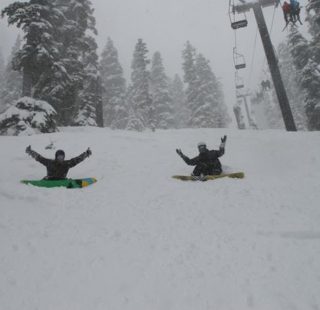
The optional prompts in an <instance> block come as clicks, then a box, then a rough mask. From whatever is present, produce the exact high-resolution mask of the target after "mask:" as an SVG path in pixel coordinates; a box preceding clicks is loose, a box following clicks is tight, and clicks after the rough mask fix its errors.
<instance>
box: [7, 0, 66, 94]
mask: <svg viewBox="0 0 320 310" xmlns="http://www.w3.org/2000/svg"><path fill="white" fill-rule="evenodd" d="M2 16H3V17H4V16H7V17H8V23H9V25H16V26H17V27H18V28H21V29H22V30H23V32H24V33H25V36H24V45H23V46H22V48H21V49H20V50H19V52H18V53H17V54H16V57H15V59H14V61H13V63H14V69H15V70H19V71H22V73H23V89H22V93H23V95H24V96H34V97H37V98H41V97H42V91H41V90H42V89H43V88H44V87H46V86H47V87H49V86H48V85H52V84H53V83H52V79H55V80H58V81H59V82H60V83H62V81H63V77H64V72H65V69H64V68H63V66H61V65H60V64H59V58H60V48H61V45H60V44H59V42H58V37H59V36H60V35H61V33H60V31H59V29H60V28H61V24H62V23H63V21H64V18H63V15H62V14H61V12H60V11H59V10H57V8H56V7H55V0H30V1H28V2H14V3H12V4H10V5H9V6H7V7H6V8H5V9H3V11H2Z"/></svg>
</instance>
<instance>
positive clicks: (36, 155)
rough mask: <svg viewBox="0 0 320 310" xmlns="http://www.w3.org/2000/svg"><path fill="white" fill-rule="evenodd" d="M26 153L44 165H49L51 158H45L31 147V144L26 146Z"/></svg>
mask: <svg viewBox="0 0 320 310" xmlns="http://www.w3.org/2000/svg"><path fill="white" fill-rule="evenodd" d="M26 153H27V154H28V155H29V156H31V157H32V158H34V159H35V160H36V161H38V162H39V163H41V164H42V165H44V166H47V165H48V163H49V162H50V159H47V158H44V157H43V156H41V155H40V154H39V153H37V152H36V151H34V150H32V149H31V145H29V146H28V147H27V148H26Z"/></svg>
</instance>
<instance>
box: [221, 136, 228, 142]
mask: <svg viewBox="0 0 320 310" xmlns="http://www.w3.org/2000/svg"><path fill="white" fill-rule="evenodd" d="M226 141H227V136H226V135H224V136H223V137H222V138H221V143H226Z"/></svg>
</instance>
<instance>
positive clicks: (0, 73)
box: [0, 49, 5, 112]
mask: <svg viewBox="0 0 320 310" xmlns="http://www.w3.org/2000/svg"><path fill="white" fill-rule="evenodd" d="M4 63H5V62H4V57H3V54H2V50H1V49H0V112H1V111H2V109H4V106H5V104H4V100H3V91H4V89H5V64H4Z"/></svg>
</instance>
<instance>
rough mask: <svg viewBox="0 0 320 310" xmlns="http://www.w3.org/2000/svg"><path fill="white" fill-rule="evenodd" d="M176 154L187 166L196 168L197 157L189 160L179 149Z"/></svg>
mask: <svg viewBox="0 0 320 310" xmlns="http://www.w3.org/2000/svg"><path fill="white" fill-rule="evenodd" d="M176 152H177V154H178V155H179V156H180V157H181V158H182V159H183V160H184V162H185V163H186V164H187V165H189V166H196V165H197V164H198V157H195V158H192V159H190V158H189V157H188V156H186V155H184V154H183V153H182V151H181V150H180V149H176Z"/></svg>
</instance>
